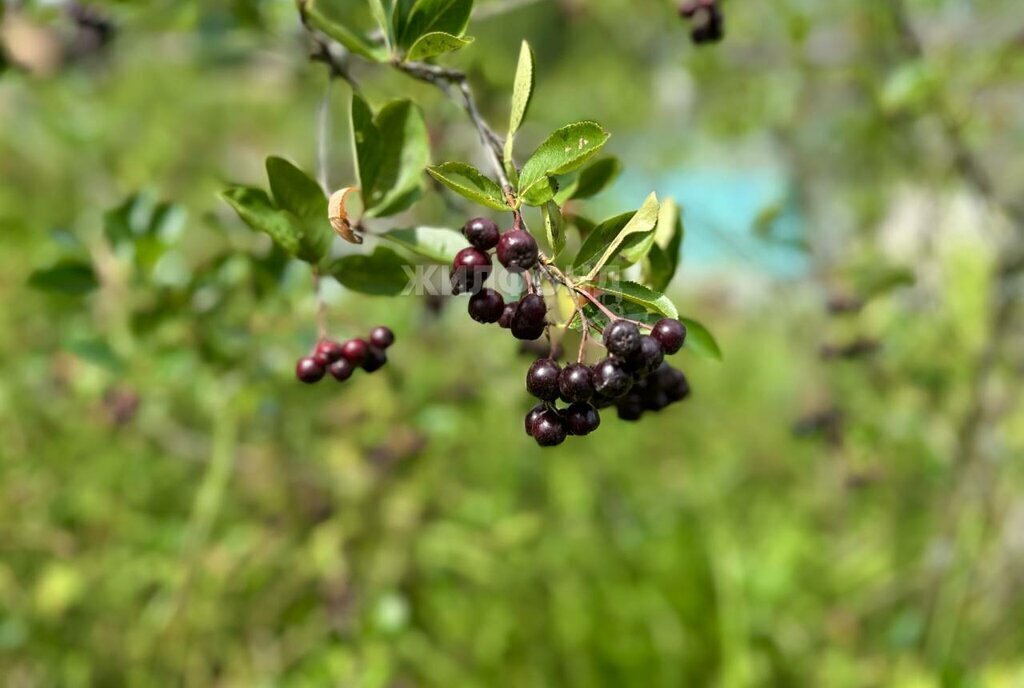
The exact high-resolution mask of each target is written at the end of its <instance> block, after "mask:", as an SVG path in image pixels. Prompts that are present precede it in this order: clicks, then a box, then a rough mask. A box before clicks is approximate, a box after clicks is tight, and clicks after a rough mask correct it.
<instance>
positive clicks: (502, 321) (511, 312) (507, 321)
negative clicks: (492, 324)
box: [498, 301, 519, 330]
mask: <svg viewBox="0 0 1024 688" xmlns="http://www.w3.org/2000/svg"><path fill="white" fill-rule="evenodd" d="M518 308H519V302H518V301H513V302H512V303H506V304H505V308H504V310H502V311H501V317H500V318H498V326H499V327H501V328H502V329H505V330H508V329H510V328H511V327H512V318H514V317H515V315H516V310H517V309H518Z"/></svg>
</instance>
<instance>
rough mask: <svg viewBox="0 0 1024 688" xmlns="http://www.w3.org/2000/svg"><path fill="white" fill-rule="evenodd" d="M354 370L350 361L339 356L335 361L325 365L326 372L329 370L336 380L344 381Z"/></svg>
mask: <svg viewBox="0 0 1024 688" xmlns="http://www.w3.org/2000/svg"><path fill="white" fill-rule="evenodd" d="M355 370H356V367H355V366H354V365H352V362H351V361H349V360H347V359H344V358H339V359H338V360H337V361H335V362H334V363H332V364H331V365H329V366H327V372H329V373H330V374H331V376H332V377H333V378H334V379H335V380H337V381H338V382H344V381H345V380H347V379H349V378H350V377H352V373H354V372H355Z"/></svg>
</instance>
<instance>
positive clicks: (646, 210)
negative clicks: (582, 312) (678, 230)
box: [587, 193, 659, 280]
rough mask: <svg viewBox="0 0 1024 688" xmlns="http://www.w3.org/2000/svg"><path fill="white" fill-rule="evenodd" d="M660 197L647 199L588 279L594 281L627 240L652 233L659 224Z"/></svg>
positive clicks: (602, 255)
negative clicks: (645, 233) (634, 236)
mask: <svg viewBox="0 0 1024 688" xmlns="http://www.w3.org/2000/svg"><path fill="white" fill-rule="evenodd" d="M658 208H659V206H658V197H657V196H656V195H655V194H653V193H652V194H651V195H650V196H648V197H647V200H645V201H644V202H643V205H641V206H640V209H639V210H637V211H636V214H635V215H633V217H632V218H630V220H629V222H627V223H626V225H625V226H624V227H623V228H622V230H621V231H619V232H618V234H617V235H616V236H615V238H614V239H612V240H611V241H610V242H609V243H608V246H607V247H606V248H605V249H604V252H603V253H602V254H601V257H600V258H599V259H598V260H597V263H595V264H594V267H592V268H591V269H590V272H589V273H587V279H588V280H592V279H594V277H595V276H596V275H597V273H599V272H600V271H601V268H603V267H604V266H605V265H606V264H607V263H608V261H609V260H611V258H612V257H613V256H615V254H616V253H617V252H618V251H619V250H620V249H621V248H622V244H623V242H624V241H626V239H628V238H630V237H631V236H633V235H637V234H642V233H644V232H651V231H653V230H654V228H655V227H656V226H657V224H658Z"/></svg>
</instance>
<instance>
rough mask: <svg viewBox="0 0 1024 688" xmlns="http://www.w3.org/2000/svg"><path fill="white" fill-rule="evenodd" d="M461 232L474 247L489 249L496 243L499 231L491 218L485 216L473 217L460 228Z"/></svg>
mask: <svg viewBox="0 0 1024 688" xmlns="http://www.w3.org/2000/svg"><path fill="white" fill-rule="evenodd" d="M462 234H463V236H465V237H466V239H467V240H468V241H469V243H471V244H472V245H473V246H475V247H476V248H478V249H480V250H481V251H490V250H491V249H492V248H494V247H495V246H497V245H498V239H499V238H500V236H501V232H500V231H499V230H498V225H496V224H495V223H494V221H493V220H488V219H487V218H486V217H475V218H473V219H472V220H470V221H469V222H467V223H466V225H465V226H464V227H463V228H462Z"/></svg>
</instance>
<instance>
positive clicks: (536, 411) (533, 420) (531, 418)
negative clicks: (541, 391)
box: [524, 403, 548, 437]
mask: <svg viewBox="0 0 1024 688" xmlns="http://www.w3.org/2000/svg"><path fill="white" fill-rule="evenodd" d="M547 410H548V407H547V406H546V405H544V404H543V403H541V404H537V405H536V406H534V407H533V408H532V409H530V412H529V413H527V414H526V418H525V420H524V424H525V425H526V434H527V435H529V436H530V437H533V427H534V426H535V425H536V424H537V420H538V419H540V416H541V414H542V413H544V412H545V411H547Z"/></svg>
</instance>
